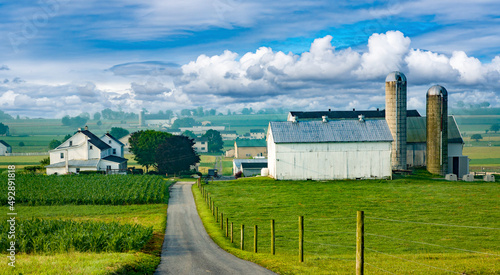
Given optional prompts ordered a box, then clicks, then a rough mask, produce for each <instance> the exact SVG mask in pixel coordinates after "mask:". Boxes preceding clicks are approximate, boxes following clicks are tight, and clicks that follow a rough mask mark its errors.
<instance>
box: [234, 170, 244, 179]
mask: <svg viewBox="0 0 500 275" xmlns="http://www.w3.org/2000/svg"><path fill="white" fill-rule="evenodd" d="M234 177H235V178H237V179H239V178H241V177H243V172H242V171H239V172H238V173H236V174H234Z"/></svg>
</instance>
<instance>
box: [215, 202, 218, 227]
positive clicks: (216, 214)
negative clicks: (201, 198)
mask: <svg viewBox="0 0 500 275" xmlns="http://www.w3.org/2000/svg"><path fill="white" fill-rule="evenodd" d="M218 222H219V207H218V206H216V207H215V223H218Z"/></svg>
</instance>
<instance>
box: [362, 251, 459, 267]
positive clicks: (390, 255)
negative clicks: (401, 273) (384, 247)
mask: <svg viewBox="0 0 500 275" xmlns="http://www.w3.org/2000/svg"><path fill="white" fill-rule="evenodd" d="M365 249H366V250H369V251H373V252H376V253H379V254H382V255H386V256H389V257H393V258H396V259H400V260H403V261H406V262H410V263H415V264H419V265H423V266H426V267H430V268H434V269H439V270H443V271H446V272H450V273H455V274H462V273H460V272H456V271H453V270H448V269H445V268H441V267H437V266H432V265H428V264H423V263H419V262H416V261H412V260H408V259H405V258H401V257H398V256H394V255H392V254H388V253H384V252H380V251H378V250H375V249H371V248H367V247H365Z"/></svg>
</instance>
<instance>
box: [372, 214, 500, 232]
mask: <svg viewBox="0 0 500 275" xmlns="http://www.w3.org/2000/svg"><path fill="white" fill-rule="evenodd" d="M366 218H367V219H371V220H382V221H390V222H401V223H417V224H426V225H438V226H449V227H462V228H473V229H488V230H500V228H495V227H482V226H468V225H454V224H444V223H430V222H414V221H403V220H394V219H386V218H375V217H366Z"/></svg>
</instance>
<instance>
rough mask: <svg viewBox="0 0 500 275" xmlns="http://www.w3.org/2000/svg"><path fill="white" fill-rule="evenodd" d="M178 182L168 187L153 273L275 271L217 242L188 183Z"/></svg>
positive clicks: (246, 272)
mask: <svg viewBox="0 0 500 275" xmlns="http://www.w3.org/2000/svg"><path fill="white" fill-rule="evenodd" d="M193 184H194V182H178V183H176V184H174V185H173V186H172V187H171V189H170V199H169V201H168V210H167V230H166V232H165V240H164V242H163V248H162V253H161V262H160V265H159V266H158V268H157V269H156V272H155V274H175V275H180V274H218V275H219V274H221V275H222V274H275V273H273V272H271V271H269V270H267V269H265V268H263V267H261V266H259V265H257V264H254V263H252V262H249V261H245V260H242V259H240V258H237V257H236V256H233V255H232V254H229V253H227V252H226V251H224V250H222V249H221V248H220V247H219V246H217V245H216V244H215V243H214V242H213V241H212V239H211V238H210V237H209V236H208V234H207V232H206V231H205V228H204V227H203V224H202V222H201V219H200V216H199V215H198V212H197V211H196V206H195V204H194V198H193V193H192V192H191V186H192V185H193Z"/></svg>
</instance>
